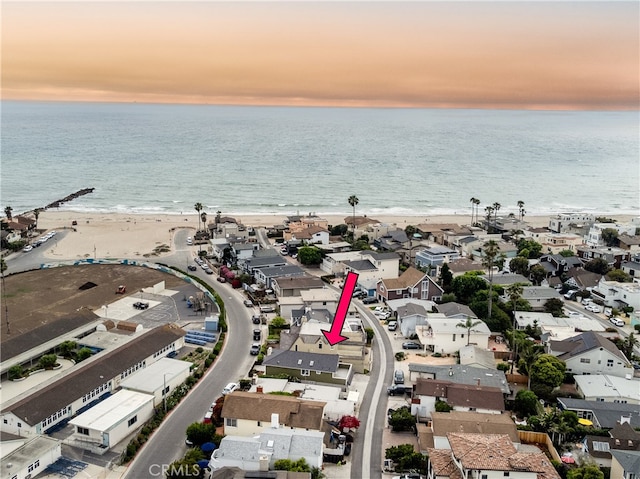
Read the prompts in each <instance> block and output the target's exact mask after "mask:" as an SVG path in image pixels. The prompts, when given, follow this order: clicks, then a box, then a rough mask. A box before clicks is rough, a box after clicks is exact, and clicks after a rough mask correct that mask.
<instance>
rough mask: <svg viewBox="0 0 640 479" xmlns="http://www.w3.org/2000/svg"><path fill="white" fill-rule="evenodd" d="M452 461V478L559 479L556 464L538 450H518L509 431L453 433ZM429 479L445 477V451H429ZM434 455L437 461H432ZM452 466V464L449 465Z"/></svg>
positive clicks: (451, 444)
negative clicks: (453, 470)
mask: <svg viewBox="0 0 640 479" xmlns="http://www.w3.org/2000/svg"><path fill="white" fill-rule="evenodd" d="M447 440H448V442H449V444H450V450H448V452H449V461H450V462H452V463H453V464H454V465H455V467H456V468H457V473H456V474H455V475H454V474H452V475H451V476H450V477H478V478H487V479H497V478H504V477H517V478H521V479H560V475H559V474H558V473H557V472H556V470H555V468H554V467H553V464H551V461H550V460H549V459H548V458H547V456H546V455H545V454H544V453H543V452H542V451H540V450H538V452H536V453H525V452H518V450H517V449H516V447H515V446H514V445H513V443H512V442H511V440H510V439H509V436H508V435H506V434H467V433H458V432H450V433H448V434H447ZM428 453H429V458H430V459H429V465H428V466H427V469H428V475H427V477H428V478H429V479H434V478H435V477H437V475H440V476H442V475H443V474H444V470H446V468H447V466H446V463H445V460H444V453H442V452H441V453H437V452H436V453H435V454H434V451H433V449H429V450H428ZM432 454H433V455H434V457H435V461H436V464H435V465H432V464H431V456H432ZM449 467H450V466H449Z"/></svg>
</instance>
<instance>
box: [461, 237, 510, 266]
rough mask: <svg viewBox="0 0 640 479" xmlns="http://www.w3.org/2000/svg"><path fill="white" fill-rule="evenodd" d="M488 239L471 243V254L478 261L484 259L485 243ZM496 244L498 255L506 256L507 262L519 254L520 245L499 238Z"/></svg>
mask: <svg viewBox="0 0 640 479" xmlns="http://www.w3.org/2000/svg"><path fill="white" fill-rule="evenodd" d="M486 243H487V241H486V240H485V241H476V242H474V243H471V244H470V245H472V248H473V249H472V251H470V256H471V257H472V258H473V259H474V260H477V261H483V259H484V245H485V244H486ZM496 244H497V246H498V256H504V258H505V260H506V263H507V264H508V263H509V260H511V259H513V258H515V257H516V256H518V247H517V246H516V245H514V244H513V243H507V242H506V241H502V240H497V241H496Z"/></svg>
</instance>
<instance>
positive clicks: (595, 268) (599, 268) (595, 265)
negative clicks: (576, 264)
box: [584, 258, 611, 275]
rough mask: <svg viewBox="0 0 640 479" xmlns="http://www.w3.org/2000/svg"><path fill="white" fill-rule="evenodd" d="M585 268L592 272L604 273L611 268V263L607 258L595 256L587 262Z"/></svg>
mask: <svg viewBox="0 0 640 479" xmlns="http://www.w3.org/2000/svg"><path fill="white" fill-rule="evenodd" d="M584 269H586V270H587V271H591V272H592V273H596V274H603V275H604V274H607V273H608V272H609V270H610V269H611V268H610V266H609V263H607V260H605V259H603V258H595V259H592V260H591V261H588V262H587V263H585V265H584Z"/></svg>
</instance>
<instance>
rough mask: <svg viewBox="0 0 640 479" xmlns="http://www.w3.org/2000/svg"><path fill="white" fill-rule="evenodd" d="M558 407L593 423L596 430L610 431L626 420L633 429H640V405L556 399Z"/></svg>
mask: <svg viewBox="0 0 640 479" xmlns="http://www.w3.org/2000/svg"><path fill="white" fill-rule="evenodd" d="M558 406H559V407H560V409H562V410H563V411H573V412H575V413H576V414H577V416H578V417H579V418H581V419H588V420H590V421H592V422H593V426H594V427H595V428H597V429H612V428H613V427H614V426H615V425H616V424H618V423H620V422H624V421H626V420H627V419H628V420H629V424H631V427H633V428H636V429H637V428H640V405H639V404H624V403H611V402H607V403H605V402H603V401H587V400H585V399H573V398H563V397H559V398H558Z"/></svg>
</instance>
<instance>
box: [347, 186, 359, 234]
mask: <svg viewBox="0 0 640 479" xmlns="http://www.w3.org/2000/svg"><path fill="white" fill-rule="evenodd" d="M348 201H349V204H350V205H351V207H352V208H353V241H354V242H355V241H356V205H357V204H358V203H360V200H359V199H358V197H357V196H356V195H351V196H349V199H348Z"/></svg>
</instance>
